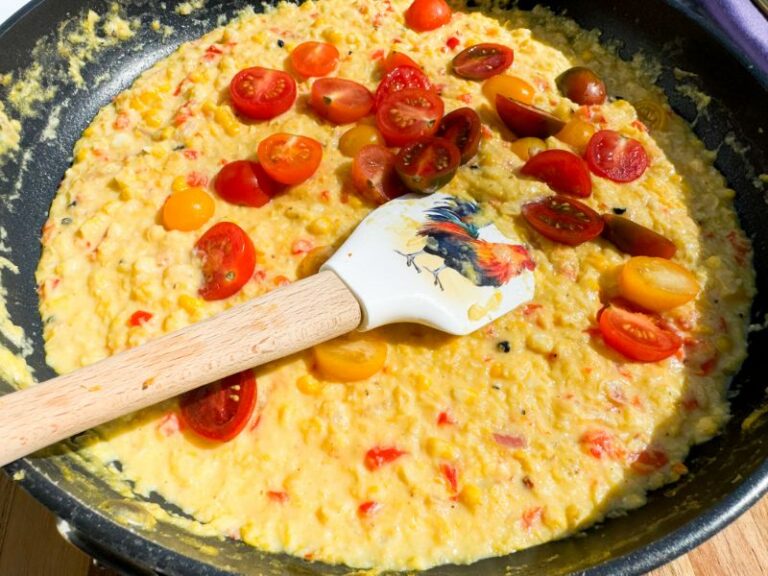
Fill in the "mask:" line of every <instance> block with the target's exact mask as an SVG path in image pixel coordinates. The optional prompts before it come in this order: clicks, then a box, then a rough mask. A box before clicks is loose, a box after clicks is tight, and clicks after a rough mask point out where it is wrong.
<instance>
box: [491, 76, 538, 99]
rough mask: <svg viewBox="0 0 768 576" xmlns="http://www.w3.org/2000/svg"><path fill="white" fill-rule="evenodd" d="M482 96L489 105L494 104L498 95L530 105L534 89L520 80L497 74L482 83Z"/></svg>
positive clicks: (534, 92)
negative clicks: (483, 95)
mask: <svg viewBox="0 0 768 576" xmlns="http://www.w3.org/2000/svg"><path fill="white" fill-rule="evenodd" d="M483 94H485V97H486V98H488V101H489V102H490V103H491V104H496V95H498V94H501V95H502V96H505V97H507V98H512V99H513V100H517V101H518V102H522V103H523V104H531V103H532V102H533V97H534V96H535V95H536V89H535V88H534V87H533V86H531V85H530V84H529V83H528V82H526V81H525V80H523V79H522V78H518V77H517V76H509V75H507V74H499V75H498V76H493V77H491V78H489V79H488V80H486V81H485V82H484V83H483Z"/></svg>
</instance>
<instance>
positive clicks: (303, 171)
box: [256, 133, 323, 186]
mask: <svg viewBox="0 0 768 576" xmlns="http://www.w3.org/2000/svg"><path fill="white" fill-rule="evenodd" d="M256 153H257V155H258V157H259V162H261V165H262V166H263V167H264V171H265V172H266V173H267V174H269V176H271V177H272V178H273V179H274V180H277V181H278V182H281V183H282V184H288V185H289V186H295V185H297V184H301V183H302V182H304V181H306V180H308V179H309V178H310V177H311V176H312V174H314V173H315V172H316V171H317V168H318V167H319V166H320V161H321V160H322V159H323V147H322V146H321V145H320V142H318V141H317V140H313V139H312V138H307V137H306V136H296V135H294V134H285V133H279V134H272V136H268V137H267V138H265V139H264V140H262V141H261V142H260V143H259V148H258V150H257V152H256Z"/></svg>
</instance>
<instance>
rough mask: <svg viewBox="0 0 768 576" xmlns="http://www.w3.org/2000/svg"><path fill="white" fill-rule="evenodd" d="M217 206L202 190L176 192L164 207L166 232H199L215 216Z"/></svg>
mask: <svg viewBox="0 0 768 576" xmlns="http://www.w3.org/2000/svg"><path fill="white" fill-rule="evenodd" d="M215 209H216V204H215V202H214V200H213V198H211V195H210V194H208V193H207V192H206V191H205V190H203V189H202V188H186V189H184V190H179V191H178V192H174V193H173V194H171V195H170V196H168V199H167V200H166V201H165V204H164V205H163V226H165V229H166V230H181V231H183V232H189V231H190V230H197V229H198V228H200V226H202V225H203V224H205V223H206V222H208V220H209V219H210V218H211V216H213V212H214V210H215Z"/></svg>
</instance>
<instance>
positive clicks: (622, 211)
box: [613, 208, 627, 216]
mask: <svg viewBox="0 0 768 576" xmlns="http://www.w3.org/2000/svg"><path fill="white" fill-rule="evenodd" d="M626 211H627V209H626V208H614V209H613V213H614V214H617V215H619V216H621V215H622V214H624V212H626Z"/></svg>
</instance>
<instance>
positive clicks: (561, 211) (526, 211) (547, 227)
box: [522, 196, 603, 246]
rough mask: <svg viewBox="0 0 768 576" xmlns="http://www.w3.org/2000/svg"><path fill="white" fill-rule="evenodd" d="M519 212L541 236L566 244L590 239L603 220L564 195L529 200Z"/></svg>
mask: <svg viewBox="0 0 768 576" xmlns="http://www.w3.org/2000/svg"><path fill="white" fill-rule="evenodd" d="M522 214H523V217H524V218H525V219H526V221H527V222H528V224H530V225H531V227H532V228H533V229H534V230H536V231H537V232H539V233H540V234H541V235H542V236H545V237H547V238H549V239H550V240H554V241H555V242H560V243H561V244H568V245H569V246H577V245H579V244H581V243H583V242H586V241H587V240H591V239H592V238H595V237H597V236H599V235H600V232H601V231H602V230H603V220H602V218H600V215H599V214H598V213H597V212H595V211H594V210H592V208H590V207H589V206H587V205H586V204H583V203H581V202H579V201H578V200H574V199H573V198H569V197H567V196H548V197H547V198H543V199H542V200H537V201H535V202H529V203H528V204H525V205H524V206H523V209H522Z"/></svg>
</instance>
